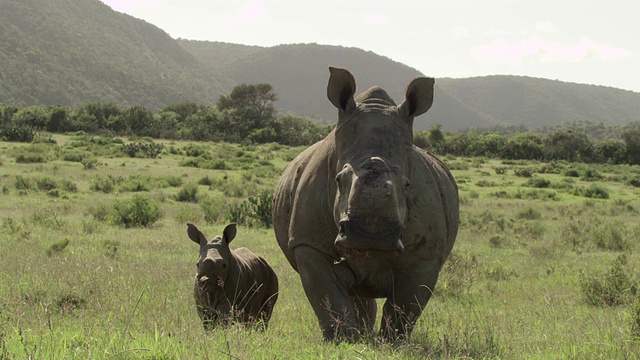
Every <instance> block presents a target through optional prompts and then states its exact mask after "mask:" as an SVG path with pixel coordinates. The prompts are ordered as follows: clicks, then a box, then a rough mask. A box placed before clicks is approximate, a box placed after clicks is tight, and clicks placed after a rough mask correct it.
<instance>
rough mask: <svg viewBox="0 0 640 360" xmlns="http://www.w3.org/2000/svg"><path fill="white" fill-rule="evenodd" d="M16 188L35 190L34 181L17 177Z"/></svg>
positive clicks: (20, 176)
mask: <svg viewBox="0 0 640 360" xmlns="http://www.w3.org/2000/svg"><path fill="white" fill-rule="evenodd" d="M14 186H15V187H16V189H17V190H30V189H32V188H33V181H32V180H31V179H30V178H27V177H24V176H22V175H16V180H15V182H14Z"/></svg>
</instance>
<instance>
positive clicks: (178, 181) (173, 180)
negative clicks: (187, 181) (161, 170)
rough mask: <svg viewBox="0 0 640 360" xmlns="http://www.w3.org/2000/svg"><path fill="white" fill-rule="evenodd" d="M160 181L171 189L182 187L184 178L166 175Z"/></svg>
mask: <svg viewBox="0 0 640 360" xmlns="http://www.w3.org/2000/svg"><path fill="white" fill-rule="evenodd" d="M160 181H161V182H163V183H166V184H167V185H169V186H171V187H178V186H180V185H182V178H181V177H180V176H177V175H165V176H163V177H161V178H160Z"/></svg>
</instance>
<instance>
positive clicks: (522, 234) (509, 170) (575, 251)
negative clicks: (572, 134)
mask: <svg viewBox="0 0 640 360" xmlns="http://www.w3.org/2000/svg"><path fill="white" fill-rule="evenodd" d="M223 111H224V110H223ZM434 134H436V135H434ZM428 135H432V136H434V137H437V132H435V131H433V132H431V133H429V134H427V135H426V136H428ZM444 136H445V142H444V143H445V144H447V143H451V142H452V141H451V139H452V136H456V135H455V134H444ZM474 136H475V135H474ZM478 136H480V135H478ZM416 138H417V139H418V138H419V136H417V137H416ZM432 140H435V139H432ZM622 141H624V140H622ZM429 144H430V143H429ZM441 144H442V143H441ZM303 148H304V147H302V146H300V147H290V146H285V145H281V144H277V143H265V144H255V143H249V142H244V143H230V142H222V141H214V142H195V141H185V140H180V139H166V140H158V139H152V138H149V137H140V136H133V135H132V136H125V137H119V136H99V135H91V134H87V133H85V132H74V133H67V134H64V135H63V134H56V133H47V132H35V133H34V134H33V140H32V141H30V142H0V170H1V171H0V173H1V174H2V175H0V253H2V257H1V259H2V261H0V279H1V280H0V283H1V284H2V286H1V287H0V358H3V359H4V358H7V359H14V358H18V359H19V358H64V357H71V358H116V359H119V358H127V359H128V358H140V359H185V358H209V359H217V358H231V359H234V358H239V359H254V358H258V359H267V358H268V359H272V358H301V359H302V358H305V359H306V358H336V359H338V358H339V359H342V358H400V359H414V358H429V357H432V358H578V359H593V358H606V359H612V358H620V359H625V358H626V359H631V358H635V357H637V353H638V349H639V348H640V330H639V329H640V310H639V309H640V296H639V294H638V286H640V255H638V254H639V251H640V245H639V244H638V238H640V224H639V223H638V221H637V219H638V211H640V188H639V187H638V186H640V167H639V166H638V165H628V164H614V163H606V162H603V163H593V162H584V161H583V160H584V159H583V158H574V159H573V160H576V161H566V160H558V159H549V160H546V159H545V158H544V157H542V158H540V159H535V158H534V159H518V160H515V159H499V158H489V157H486V156H466V155H475V154H464V155H465V156H461V155H460V156H459V155H452V154H445V155H443V156H442V158H443V159H444V161H445V162H446V163H447V164H448V166H449V167H450V168H451V169H452V172H453V174H454V176H455V177H456V179H457V181H458V184H459V188H460V200H461V230H460V233H459V236H458V240H457V243H456V245H455V247H454V250H453V253H452V255H451V257H450V258H449V259H448V261H447V263H446V265H445V268H444V270H443V272H442V274H441V277H440V280H439V283H438V286H437V287H436V289H435V295H434V297H433V298H432V300H431V301H430V303H429V305H428V306H427V308H426V310H425V312H424V313H423V316H422V317H421V318H420V320H419V322H418V324H417V327H416V329H415V331H414V333H413V336H412V338H411V339H410V340H408V341H406V342H402V343H399V344H387V343H382V342H380V341H379V340H377V339H375V338H371V339H367V340H366V341H364V342H362V343H358V344H339V345H335V344H332V343H324V342H323V341H322V336H321V332H320V329H319V326H318V325H317V322H316V318H315V315H314V314H313V311H312V309H311V307H310V306H309V304H308V302H307V300H306V297H305V295H304V291H303V290H302V287H301V284H300V281H299V278H298V276H297V274H296V273H295V272H294V271H293V270H292V269H291V267H290V266H289V264H288V262H287V261H286V259H285V258H284V256H283V255H282V253H281V251H280V250H279V248H278V246H277V244H276V241H275V238H274V234H273V231H272V230H271V229H270V226H271V218H270V214H271V213H270V206H271V196H272V195H271V194H272V191H273V188H274V186H275V183H276V182H277V180H278V177H279V176H280V174H281V172H282V170H283V169H284V167H285V166H286V164H287V163H288V162H289V161H290V160H292V159H293V158H294V157H295V156H296V155H297V154H298V153H299V152H300V151H301V150H302V149H303ZM580 156H582V155H580ZM580 160H582V161H580ZM187 222H191V223H194V224H198V225H199V226H200V227H201V228H202V229H203V230H204V231H205V232H206V233H208V234H211V235H213V234H220V233H221V231H222V229H223V228H224V226H225V225H226V224H227V223H229V222H237V223H238V224H239V230H238V237H237V239H236V240H235V241H234V243H233V246H235V247H239V246H248V247H249V248H251V249H252V250H254V251H255V252H256V253H259V254H260V255H262V256H263V257H265V258H266V259H267V260H268V261H269V263H270V264H271V265H272V266H273V267H274V269H275V271H276V272H277V274H278V276H279V278H280V284H281V286H280V290H281V293H280V296H279V300H278V303H277V304H276V307H275V310H274V313H273V317H272V319H271V322H270V324H269V330H268V331H267V332H260V331H256V330H255V329H247V328H244V327H242V326H240V325H234V326H231V327H229V328H226V329H217V330H214V331H212V332H210V333H206V332H204V330H203V329H202V325H201V323H200V320H199V319H198V316H197V314H196V310H195V305H194V299H193V295H192V290H193V288H192V287H193V275H194V271H195V266H194V265H195V262H196V259H197V251H198V249H197V246H196V245H195V244H193V243H192V242H191V241H190V240H189V239H188V237H187V234H186V223H187Z"/></svg>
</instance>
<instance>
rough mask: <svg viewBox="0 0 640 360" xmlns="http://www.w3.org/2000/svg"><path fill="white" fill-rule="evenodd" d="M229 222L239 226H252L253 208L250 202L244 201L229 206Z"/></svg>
mask: <svg viewBox="0 0 640 360" xmlns="http://www.w3.org/2000/svg"><path fill="white" fill-rule="evenodd" d="M227 220H229V222H232V223H236V224H238V225H247V226H251V225H252V224H251V206H250V205H249V202H247V201H243V202H241V203H235V204H230V205H229V211H228V212H227Z"/></svg>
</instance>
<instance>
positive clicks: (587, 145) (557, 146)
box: [545, 130, 593, 161]
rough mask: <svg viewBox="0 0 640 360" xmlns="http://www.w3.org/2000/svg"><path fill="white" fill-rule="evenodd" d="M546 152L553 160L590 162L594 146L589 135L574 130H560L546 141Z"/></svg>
mask: <svg viewBox="0 0 640 360" xmlns="http://www.w3.org/2000/svg"><path fill="white" fill-rule="evenodd" d="M545 145H546V148H545V151H546V154H547V157H548V158H549V159H551V160H567V161H577V160H582V161H585V160H586V161H589V160H591V158H592V156H593V146H592V144H591V142H590V141H589V139H587V134H585V133H581V132H576V131H573V130H558V131H556V132H554V133H553V134H551V135H549V136H548V137H547V138H546V139H545Z"/></svg>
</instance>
